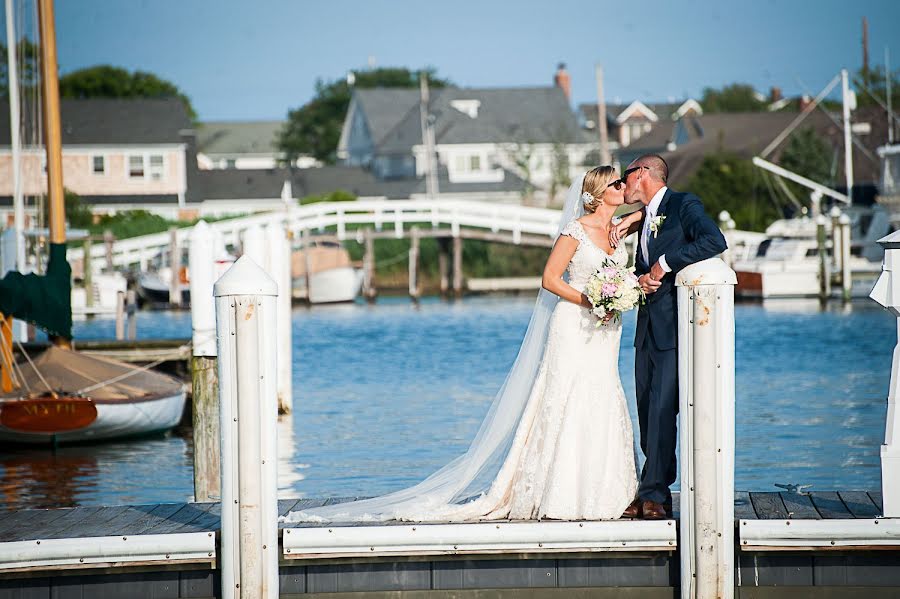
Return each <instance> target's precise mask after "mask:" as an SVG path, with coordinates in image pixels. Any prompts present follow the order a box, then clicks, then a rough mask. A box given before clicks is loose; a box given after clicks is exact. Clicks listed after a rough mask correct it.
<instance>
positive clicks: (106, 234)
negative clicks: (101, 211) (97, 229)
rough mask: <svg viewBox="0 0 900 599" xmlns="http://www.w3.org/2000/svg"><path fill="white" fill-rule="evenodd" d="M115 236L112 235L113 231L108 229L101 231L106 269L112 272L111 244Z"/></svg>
mask: <svg viewBox="0 0 900 599" xmlns="http://www.w3.org/2000/svg"><path fill="white" fill-rule="evenodd" d="M115 241H116V238H115V236H114V235H113V232H112V231H110V230H109V229H107V230H105V231H103V245H104V246H106V271H107V272H112V271H113V268H114V265H113V244H114V243H115Z"/></svg>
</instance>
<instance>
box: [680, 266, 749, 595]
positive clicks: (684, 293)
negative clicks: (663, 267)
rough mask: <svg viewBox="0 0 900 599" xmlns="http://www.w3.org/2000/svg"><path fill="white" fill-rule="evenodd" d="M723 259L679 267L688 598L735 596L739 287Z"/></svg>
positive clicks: (683, 587) (683, 532)
mask: <svg viewBox="0 0 900 599" xmlns="http://www.w3.org/2000/svg"><path fill="white" fill-rule="evenodd" d="M736 283H737V277H736V276H735V274H734V271H733V270H731V269H730V268H729V267H728V266H727V265H726V264H725V263H724V262H723V261H722V260H721V259H719V258H711V259H709V260H704V261H703V262H698V263H697V264H692V265H690V266H688V267H687V268H685V269H684V270H682V271H681V272H680V273H678V277H677V279H676V283H675V284H676V286H677V287H678V386H679V408H680V422H681V426H680V430H679V439H680V454H681V455H680V462H681V525H680V528H681V540H680V541H679V544H680V545H679V550H680V553H681V597H682V598H683V599H687V598H690V599H705V598H707V597H716V598H721V599H731V598H732V597H733V596H734V285H735V284H736Z"/></svg>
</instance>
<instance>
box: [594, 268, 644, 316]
mask: <svg viewBox="0 0 900 599" xmlns="http://www.w3.org/2000/svg"><path fill="white" fill-rule="evenodd" d="M584 294H585V295H586V296H587V298H588V299H589V300H590V302H591V304H593V306H594V309H593V310H591V312H593V313H594V315H595V316H597V318H599V319H600V320H599V321H597V325H596V326H597V327H600V326H601V325H603V324H606V323H605V322H604V320H603V319H604V318H606V316H607V315H609V314H613V317H612V318H611V319H610V321H618V320H619V319H620V318H621V316H622V312H624V311H626V310H631V309H633V308H634V307H635V306H637V305H638V302H640V301H641V300H642V299H644V292H643V291H641V287H640V285H639V284H638V280H637V276H635V274H634V268H633V267H632V268H626V267H624V266H603V267H601V268H598V269H597V272H595V273H594V274H593V275H591V278H590V279H588V283H587V286H586V287H585V288H584Z"/></svg>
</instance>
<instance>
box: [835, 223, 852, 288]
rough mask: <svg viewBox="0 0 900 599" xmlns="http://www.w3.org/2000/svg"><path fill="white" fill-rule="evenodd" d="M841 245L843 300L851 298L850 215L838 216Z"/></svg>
mask: <svg viewBox="0 0 900 599" xmlns="http://www.w3.org/2000/svg"><path fill="white" fill-rule="evenodd" d="M838 227H839V228H840V238H841V242H840V246H841V295H842V296H843V299H844V301H845V302H849V301H850V300H851V299H852V294H853V273H851V272H850V217H849V216H847V215H846V214H842V215H841V216H840V217H839V218H838Z"/></svg>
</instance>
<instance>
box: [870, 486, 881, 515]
mask: <svg viewBox="0 0 900 599" xmlns="http://www.w3.org/2000/svg"><path fill="white" fill-rule="evenodd" d="M867 494H868V496H869V499H871V500H872V503H874V504H875V506H876V507H877V508H878V512H879V515H883V514H884V501H883V500H882V495H881V491H869V492H868V493H867Z"/></svg>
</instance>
